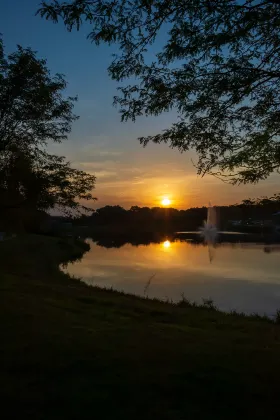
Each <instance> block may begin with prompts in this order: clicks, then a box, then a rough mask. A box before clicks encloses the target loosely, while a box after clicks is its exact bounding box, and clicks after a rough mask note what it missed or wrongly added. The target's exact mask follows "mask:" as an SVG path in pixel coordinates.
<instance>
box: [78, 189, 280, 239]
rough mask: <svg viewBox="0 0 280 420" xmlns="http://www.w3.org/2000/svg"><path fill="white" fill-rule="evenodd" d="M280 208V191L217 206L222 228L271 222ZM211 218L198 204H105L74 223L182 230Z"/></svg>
mask: <svg viewBox="0 0 280 420" xmlns="http://www.w3.org/2000/svg"><path fill="white" fill-rule="evenodd" d="M278 211H280V194H274V196H273V197H261V198H257V199H247V200H243V201H242V202H241V203H238V204H234V205H231V206H219V207H217V213H218V225H219V226H218V227H219V228H220V229H222V230H225V229H228V228H229V227H231V228H232V226H233V225H234V224H233V223H232V222H233V221H237V220H239V221H242V222H243V223H244V224H246V223H248V220H250V219H253V220H259V221H261V222H263V223H268V224H269V221H272V220H273V218H274V216H273V215H274V214H275V213H277V212H278ZM206 219H207V207H194V208H190V209H187V210H177V209H174V208H162V207H152V208H149V207H138V206H132V207H131V208H130V209H129V210H126V209H124V208H123V207H121V206H105V207H101V208H99V209H97V210H95V211H94V212H93V213H92V214H91V215H90V216H81V217H80V218H78V219H74V220H73V223H74V224H75V225H78V226H84V227H87V228H88V229H90V230H94V231H103V232H106V231H108V232H113V233H118V232H124V231H128V230H129V231H139V232H148V231H165V232H171V231H179V230H197V229H198V228H199V227H200V226H202V224H203V221H204V220H206Z"/></svg>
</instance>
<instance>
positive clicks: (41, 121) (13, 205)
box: [0, 40, 95, 218]
mask: <svg viewBox="0 0 280 420" xmlns="http://www.w3.org/2000/svg"><path fill="white" fill-rule="evenodd" d="M65 87H66V82H65V80H64V78H63V76H61V75H58V74H57V75H55V76H54V77H52V76H51V74H50V72H49V70H48V68H47V66H46V61H45V60H41V59H38V58H37V57H36V54H35V53H34V52H33V51H32V50H30V49H24V48H22V47H21V46H18V48H17V51H16V52H15V53H13V54H10V55H8V56H5V54H4V48H3V43H2V40H0V203H1V204H0V212H1V215H2V217H5V216H3V215H4V214H6V216H7V214H8V213H9V212H10V211H11V210H12V209H13V211H16V215H17V216H16V217H17V218H19V214H21V215H24V214H26V213H28V212H29V213H30V212H33V213H34V211H45V210H49V209H51V208H54V207H59V208H60V209H61V210H62V211H65V212H69V211H72V212H73V211H79V210H81V209H85V206H82V205H81V204H80V203H79V200H89V199H93V197H92V194H91V190H92V189H93V187H94V183H95V177H94V176H93V175H89V174H86V173H85V172H83V171H79V170H76V169H73V168H71V167H70V163H69V162H67V161H66V160H65V158H64V157H63V156H56V155H51V154H48V153H47V151H46V146H47V144H48V143H49V142H50V141H54V142H61V141H62V140H65V139H66V138H67V134H68V133H69V132H70V131H71V124H72V122H73V121H75V120H76V119H77V117H76V116H75V115H74V114H73V104H74V101H75V100H76V99H75V98H65V97H64V94H63V91H64V89H65Z"/></svg>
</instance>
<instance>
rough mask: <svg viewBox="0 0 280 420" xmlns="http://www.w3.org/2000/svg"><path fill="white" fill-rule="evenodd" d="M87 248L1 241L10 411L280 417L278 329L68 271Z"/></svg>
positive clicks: (51, 415)
mask: <svg viewBox="0 0 280 420" xmlns="http://www.w3.org/2000/svg"><path fill="white" fill-rule="evenodd" d="M82 252H83V250H82V249H81V247H80V244H76V243H73V242H72V240H71V239H70V240H68V241H66V240H59V239H56V238H47V237H46V238H44V237H36V236H34V237H23V238H19V239H16V240H10V241H6V242H2V243H1V244H0V263H1V265H0V267H1V268H0V288H1V295H0V296H1V303H0V319H1V344H0V354H1V398H2V403H1V408H2V413H4V412H5V413H6V414H4V415H3V418H5V419H6V418H18V417H22V416H25V417H26V416H27V415H29V418H30V419H52V420H53V419H57V420H58V419H82V420H83V419H92V418H97V419H122V420H123V419H129V420H132V419H137V420H138V419H139V420H140V419H143V418H145V419H163V420H164V419H166V420H167V419H202V418H203V419H235V418H237V417H238V416H240V417H241V418H249V419H251V418H252V419H253V418H254V419H265V418H266V419H276V418H279V414H280V409H279V402H278V395H279V375H280V357H279V355H280V327H279V326H278V325H275V324H273V323H272V322H269V321H265V320H261V319H260V320H259V319H257V318H249V317H244V316H237V315H228V314H223V313H220V312H216V311H213V310H211V309H205V308H192V307H187V305H182V307H178V306H173V305H170V304H167V303H161V302H156V301H150V300H146V299H140V298H137V297H132V296H127V295H123V294H118V293H115V292H109V291H103V290H100V289H95V288H89V287H87V286H85V285H83V284H82V283H80V282H79V281H77V280H74V279H70V278H69V277H68V276H67V275H65V274H63V273H62V272H60V271H59V270H58V266H59V264H60V263H62V262H65V261H66V260H67V259H68V258H73V259H74V258H75V257H77V256H79V255H81V254H82ZM4 407H7V410H8V411H4V410H5V409H4ZM26 418H27V417H26Z"/></svg>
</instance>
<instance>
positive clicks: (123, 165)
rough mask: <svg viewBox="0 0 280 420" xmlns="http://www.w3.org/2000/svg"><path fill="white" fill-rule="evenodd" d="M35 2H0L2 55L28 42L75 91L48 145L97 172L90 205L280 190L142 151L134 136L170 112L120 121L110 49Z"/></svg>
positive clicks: (157, 149)
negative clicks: (61, 129)
mask: <svg viewBox="0 0 280 420" xmlns="http://www.w3.org/2000/svg"><path fill="white" fill-rule="evenodd" d="M39 3H40V1H39V0H0V33H2V34H3V39H4V44H5V49H6V52H12V51H14V50H15V48H16V45H17V44H20V45H22V46H23V47H31V48H32V49H33V50H35V51H37V52H38V56H40V57H41V58H46V59H47V63H48V67H49V68H50V70H51V72H52V73H63V74H64V75H65V77H66V80H67V81H68V88H67V93H68V94H69V95H78V98H79V100H78V103H77V105H76V106H75V112H76V114H77V115H79V116H80V119H79V121H77V122H75V123H74V125H73V130H72V133H71V135H70V136H69V140H68V141H67V142H64V143H63V144H60V145H51V146H50V150H51V151H52V152H55V153H58V154H62V155H64V156H66V157H67V158H68V159H69V160H70V161H71V162H72V164H73V166H75V167H77V168H80V169H83V170H85V171H88V172H91V173H93V174H95V175H96V176H97V183H96V190H95V192H94V193H95V195H96V196H97V197H98V201H97V202H94V203H92V206H93V207H94V208H98V207H101V206H103V205H106V204H120V205H123V206H124V207H126V208H129V207H130V206H131V205H140V206H142V205H148V206H155V205H159V203H160V200H161V199H162V197H163V196H169V197H170V198H171V200H172V202H173V205H174V207H178V208H188V207H190V206H200V205H207V204H208V202H209V201H211V202H212V204H216V205H222V204H230V203H235V202H237V201H239V200H240V199H242V198H247V197H256V196H260V195H270V194H272V193H274V192H278V191H279V190H278V183H279V178H278V176H277V175H274V176H272V177H271V178H270V179H269V180H267V181H263V182H261V183H259V184H258V185H255V186H254V185H248V186H242V187H236V186H235V187H233V186H229V185H226V184H224V183H222V181H219V180H217V179H215V178H213V177H211V176H206V177H204V178H200V177H198V176H197V175H196V171H195V168H194V167H193V165H192V163H191V158H192V159H194V160H195V154H194V153H185V154H180V153H179V152H178V151H177V150H171V149H170V148H168V146H167V145H153V144H151V145H148V146H147V147H146V148H144V149H143V148H142V147H141V146H140V144H139V142H138V140H137V138H138V137H140V136H145V135H147V134H156V133H158V132H160V131H161V130H162V129H164V128H167V127H168V126H169V125H170V124H171V123H172V121H174V120H175V119H176V114H175V113H165V114H164V115H161V116H160V117H157V118H144V117H143V118H140V119H138V120H137V121H136V122H135V123H132V122H128V123H121V122H120V114H119V113H118V110H117V109H116V108H114V107H113V106H112V102H113V96H114V95H115V94H116V88H117V84H116V83H115V82H113V81H112V80H110V78H109V76H108V74H107V67H108V65H109V63H110V61H111V55H112V54H113V53H114V52H116V48H117V47H107V46H99V47H96V46H95V45H93V44H91V43H90V41H89V40H87V39H86V35H87V33H88V28H86V27H83V28H82V30H81V31H80V32H73V33H69V32H67V31H66V29H65V27H64V26H63V24H62V23H60V24H58V25H54V24H52V23H51V22H47V21H45V20H43V19H41V18H40V17H39V16H35V12H36V10H37V9H38V6H39Z"/></svg>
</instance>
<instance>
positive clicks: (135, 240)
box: [91, 235, 280, 254]
mask: <svg viewBox="0 0 280 420" xmlns="http://www.w3.org/2000/svg"><path fill="white" fill-rule="evenodd" d="M197 236H198V235H197ZM91 239H92V241H93V242H95V243H96V245H98V246H101V247H104V248H122V247H123V246H124V245H127V244H129V245H132V246H135V247H137V246H148V245H151V244H164V243H166V242H167V241H168V242H170V243H171V244H172V243H174V242H177V243H178V242H179V243H188V244H190V245H191V246H193V247H201V246H203V247H204V246H207V244H206V243H205V242H204V241H203V240H202V239H201V238H200V237H199V236H198V237H197V238H192V239H189V238H183V237H180V236H179V237H178V236H176V235H173V236H171V235H169V236H167V235H157V236H156V237H154V236H153V235H152V236H146V235H145V236H144V237H143V236H142V237H141V236H140V237H138V236H127V235H122V236H116V237H114V236H111V237H108V236H105V237H102V236H96V235H93V236H92V237H91ZM232 241H234V242H230V241H229V239H228V238H227V240H226V241H224V242H223V241H220V242H218V243H217V244H215V246H214V247H215V248H220V247H225V246H226V247H230V248H232V249H236V248H261V249H263V252H265V253H268V254H269V253H272V252H280V245H277V244H271V245H264V244H261V243H257V242H249V241H248V242H247V243H246V242H243V238H242V242H241V241H240V240H237V238H236V237H233V238H232ZM262 247H263V248H262Z"/></svg>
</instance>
